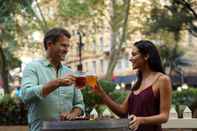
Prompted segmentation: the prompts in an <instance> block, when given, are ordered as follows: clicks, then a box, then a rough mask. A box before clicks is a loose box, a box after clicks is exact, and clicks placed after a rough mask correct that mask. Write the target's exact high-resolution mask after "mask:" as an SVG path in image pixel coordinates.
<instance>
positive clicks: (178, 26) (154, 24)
mask: <svg viewBox="0 0 197 131" xmlns="http://www.w3.org/2000/svg"><path fill="white" fill-rule="evenodd" d="M181 1H184V0H180V1H179V2H178V1H177V0H170V4H168V5H165V6H163V7H162V5H161V3H159V2H157V1H153V2H152V7H153V8H152V10H151V15H150V18H149V19H147V23H148V25H149V26H148V28H146V29H145V31H144V33H145V34H146V35H147V36H148V37H149V38H150V36H151V37H152V36H154V37H152V39H154V40H157V41H158V42H159V43H162V44H163V45H162V47H161V48H160V52H161V57H162V61H163V64H164V68H165V69H167V68H168V69H169V72H168V73H169V75H172V72H173V71H174V72H177V73H178V72H180V70H181V68H182V66H188V65H189V62H188V60H186V59H183V56H184V54H185V52H184V51H183V49H181V46H180V45H179V44H178V43H179V41H180V40H181V39H180V36H181V35H182V31H184V30H189V31H191V30H193V29H191V28H190V26H191V25H193V22H194V21H195V19H196V18H195V15H194V14H193V13H192V12H191V10H189V9H188V7H187V6H186V5H184V4H181V3H180V2H181ZM187 3H188V4H190V6H191V3H189V1H188V2H187ZM193 31H194V30H193ZM150 34H152V35H150Z"/></svg>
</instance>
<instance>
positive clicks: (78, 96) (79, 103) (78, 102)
mask: <svg viewBox="0 0 197 131" xmlns="http://www.w3.org/2000/svg"><path fill="white" fill-rule="evenodd" d="M74 91H75V92H74V94H75V95H74V103H73V107H78V108H80V109H81V110H82V112H83V113H84V111H85V105H84V101H83V95H82V93H81V91H80V90H79V89H77V88H75V90H74Z"/></svg>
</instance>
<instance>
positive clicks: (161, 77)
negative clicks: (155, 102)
mask: <svg viewBox="0 0 197 131" xmlns="http://www.w3.org/2000/svg"><path fill="white" fill-rule="evenodd" d="M158 80H159V81H161V82H170V77H169V76H168V75H166V74H163V73H159V78H158Z"/></svg>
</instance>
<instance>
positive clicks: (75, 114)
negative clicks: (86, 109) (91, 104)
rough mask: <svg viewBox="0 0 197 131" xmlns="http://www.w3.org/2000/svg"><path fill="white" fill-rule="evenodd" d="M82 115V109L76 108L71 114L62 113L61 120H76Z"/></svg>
mask: <svg viewBox="0 0 197 131" xmlns="http://www.w3.org/2000/svg"><path fill="white" fill-rule="evenodd" d="M80 114H81V109H80V108H74V109H73V110H72V111H71V112H62V113H61V114H60V120H74V119H76V118H78V117H79V116H80Z"/></svg>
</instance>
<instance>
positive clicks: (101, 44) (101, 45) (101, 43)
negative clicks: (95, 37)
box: [100, 36, 104, 50]
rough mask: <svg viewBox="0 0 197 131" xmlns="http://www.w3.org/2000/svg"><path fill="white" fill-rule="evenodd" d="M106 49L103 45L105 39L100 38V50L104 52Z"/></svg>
mask: <svg viewBox="0 0 197 131" xmlns="http://www.w3.org/2000/svg"><path fill="white" fill-rule="evenodd" d="M103 48H104V43H103V37H102V36H101V37H100V49H101V50H103Z"/></svg>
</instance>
